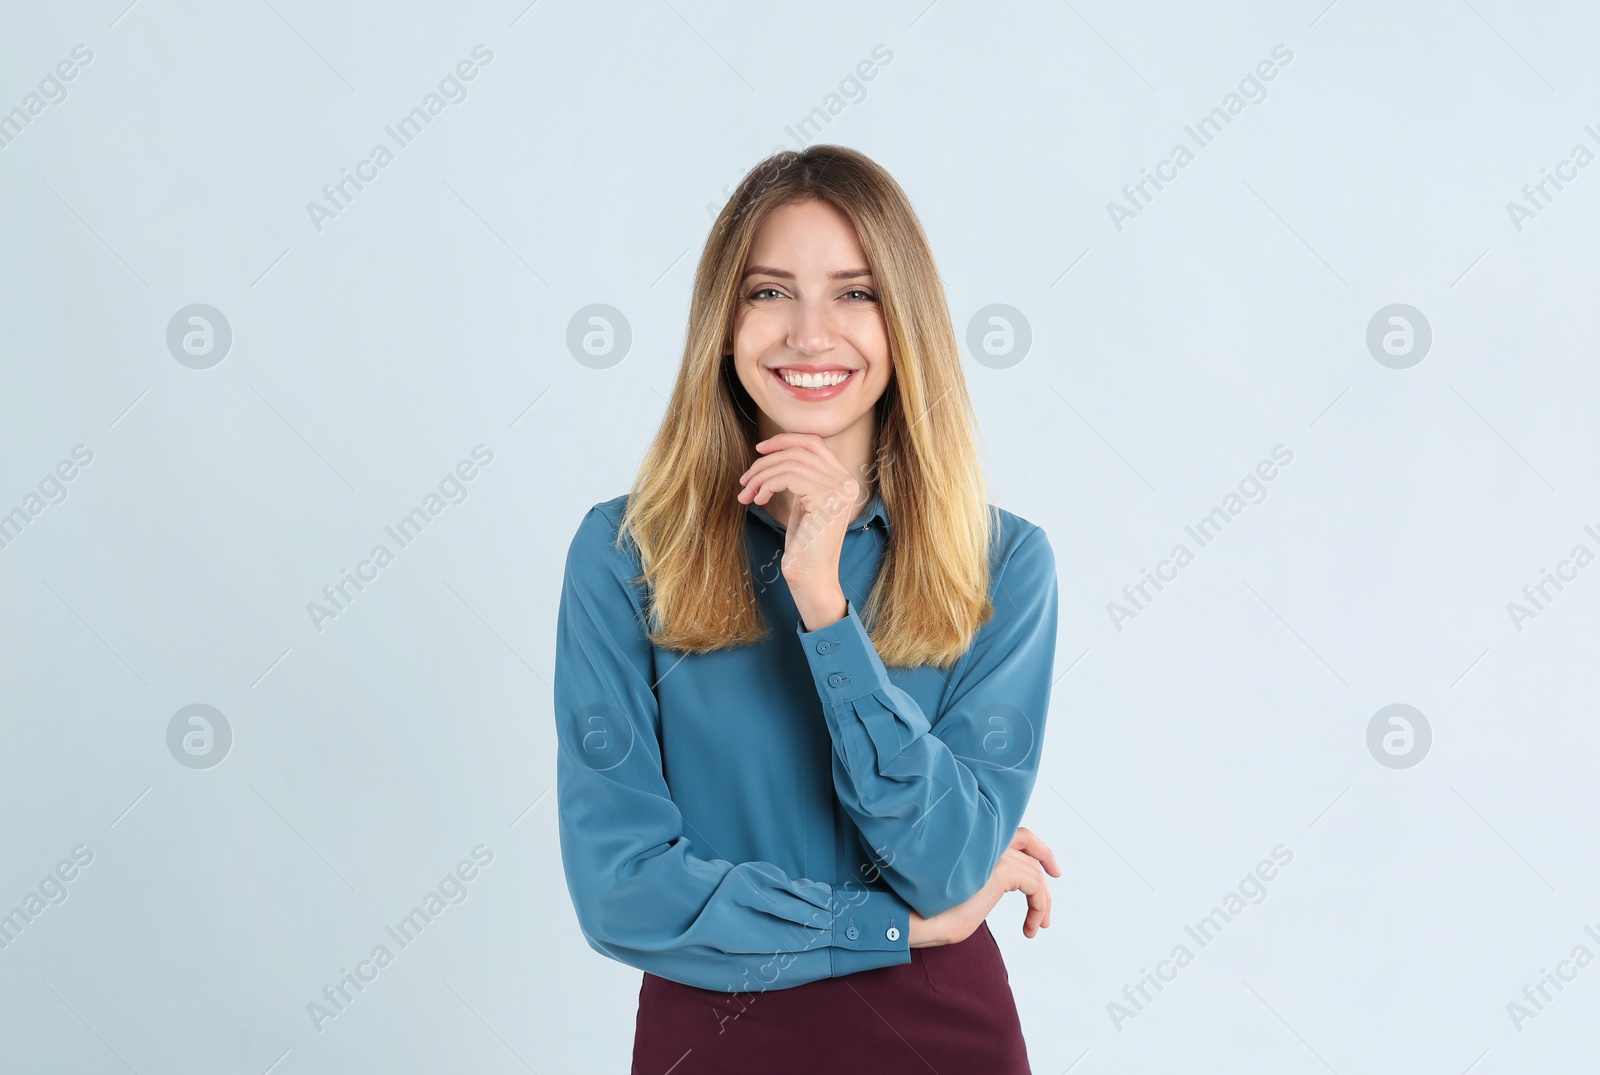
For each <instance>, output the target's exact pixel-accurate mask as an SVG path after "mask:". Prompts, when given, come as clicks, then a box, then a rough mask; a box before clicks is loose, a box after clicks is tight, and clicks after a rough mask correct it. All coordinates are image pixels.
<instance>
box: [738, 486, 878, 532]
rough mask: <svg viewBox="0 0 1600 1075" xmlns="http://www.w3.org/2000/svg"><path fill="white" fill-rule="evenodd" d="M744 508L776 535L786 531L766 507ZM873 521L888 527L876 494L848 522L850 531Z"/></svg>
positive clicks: (747, 506)
mask: <svg viewBox="0 0 1600 1075" xmlns="http://www.w3.org/2000/svg"><path fill="white" fill-rule="evenodd" d="M745 508H746V509H748V510H749V512H750V514H752V515H754V516H755V517H756V518H758V519H760V520H761V521H762V522H764V523H766V524H767V525H768V526H770V527H772V528H773V529H774V530H776V531H778V533H780V534H781V533H784V532H785V530H786V529H787V528H786V527H785V526H784V525H783V524H782V523H780V522H779V521H778V520H777V519H775V518H773V517H772V513H771V512H769V511H768V510H767V509H766V505H764V504H746V505H745ZM873 519H877V520H878V521H879V522H880V523H882V525H884V526H885V527H887V526H889V525H890V524H889V511H888V509H887V508H885V507H884V506H883V497H882V496H880V495H879V494H878V493H877V492H874V493H873V494H872V499H871V500H869V501H867V506H866V507H864V508H862V509H861V512H860V514H858V515H857V516H856V517H855V518H854V519H851V520H850V529H852V530H860V529H862V528H863V527H865V526H866V525H867V523H869V522H870V521H872V520H873Z"/></svg>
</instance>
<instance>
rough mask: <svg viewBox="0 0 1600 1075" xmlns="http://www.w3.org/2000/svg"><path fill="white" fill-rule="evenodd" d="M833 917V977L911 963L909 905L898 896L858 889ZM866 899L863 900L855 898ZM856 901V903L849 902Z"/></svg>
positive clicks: (844, 899) (836, 890)
mask: <svg viewBox="0 0 1600 1075" xmlns="http://www.w3.org/2000/svg"><path fill="white" fill-rule="evenodd" d="M842 891H843V886H835V887H834V895H835V897H836V898H838V899H839V900H840V901H841V902H842V903H843V905H842V906H840V908H839V910H838V912H837V913H836V914H835V915H834V916H833V948H832V949H831V951H832V953H833V975H834V977H838V976H839V975H841V974H855V973H857V972H858V971H864V970H874V969H876V968H878V967H893V966H895V965H897V964H900V963H910V962H911V906H910V904H908V903H906V901H905V900H903V899H901V898H900V897H899V895H898V894H896V893H894V892H890V891H885V890H882V889H870V888H869V889H863V888H860V887H857V888H855V889H854V890H853V892H852V893H851V895H850V896H849V897H845V896H842V895H840V894H841V892H842ZM861 896H865V898H864V899H860V898H857V897H861ZM849 899H855V900H856V902H854V903H851V902H848V900H849Z"/></svg>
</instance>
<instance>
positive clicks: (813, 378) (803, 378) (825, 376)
mask: <svg viewBox="0 0 1600 1075" xmlns="http://www.w3.org/2000/svg"><path fill="white" fill-rule="evenodd" d="M779 376H781V377H782V378H783V381H784V383H785V384H789V385H793V386H794V387H795V388H828V387H830V386H832V385H836V384H838V383H839V382H841V381H843V380H844V379H845V378H846V377H848V376H850V373H849V372H848V371H845V370H836V371H834V372H833V373H793V372H787V371H786V372H784V373H781V374H780V375H779Z"/></svg>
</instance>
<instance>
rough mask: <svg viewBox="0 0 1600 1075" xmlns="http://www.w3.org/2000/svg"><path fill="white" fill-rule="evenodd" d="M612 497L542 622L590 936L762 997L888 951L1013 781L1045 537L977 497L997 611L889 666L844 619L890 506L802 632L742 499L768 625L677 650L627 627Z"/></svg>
mask: <svg viewBox="0 0 1600 1075" xmlns="http://www.w3.org/2000/svg"><path fill="white" fill-rule="evenodd" d="M626 499H627V498H626V496H619V497H617V498H615V499H613V500H609V501H606V502H605V503H602V504H597V505H595V507H593V508H592V509H590V511H589V513H588V514H587V515H585V516H584V519H583V522H582V523H581V524H580V525H579V527H578V531H577V535H576V536H575V537H574V538H573V540H572V544H571V547H570V548H569V550H568V553H567V563H566V574H565V578H564V581H563V585H562V591H561V605H560V611H559V613H558V617H559V618H558V624H557V632H556V665H555V716H556V722H557V727H558V738H559V747H558V752H557V762H556V789H557V791H556V797H557V806H558V810H559V813H560V837H561V855H562V863H563V867H564V869H565V873H566V880H567V887H568V890H569V892H570V893H571V896H572V901H573V905H574V908H575V910H576V913H577V918H578V923H579V925H580V927H581V928H582V930H583V934H584V937H585V938H586V939H587V940H588V942H589V945H590V946H591V947H592V948H594V949H595V950H596V951H598V952H600V953H602V954H604V955H607V956H610V957H611V958H613V959H616V960H620V961H621V962H623V963H626V964H628V965H629V966H632V967H636V968H639V969H641V970H644V971H648V972H650V973H652V974H656V975H658V976H660V977H663V978H668V979H670V980H672V981H675V982H681V983H684V984H686V985H692V986H698V987H700V988H702V989H712V990H719V991H722V992H728V993H734V992H759V991H761V990H765V989H788V988H792V987H794V986H797V985H803V984H805V983H807V982H812V981H816V980H818V979H821V978H827V977H830V976H836V975H844V974H851V973H854V972H856V971H862V970H868V969H871V968H874V967H884V966H891V965H894V964H898V963H908V962H910V960H911V952H910V948H909V944H908V942H909V936H908V935H909V932H910V930H909V924H910V922H909V910H910V909H912V908H915V909H916V911H917V913H919V914H921V915H923V916H925V917H932V916H934V915H936V914H938V913H939V912H941V911H944V910H947V909H949V908H951V907H954V906H956V905H957V904H959V903H963V902H965V901H966V900H967V899H969V898H970V897H972V896H973V895H975V894H976V893H977V892H978V890H979V889H981V888H982V887H983V885H984V884H985V883H986V882H987V881H988V879H989V876H990V874H991V873H992V872H993V870H994V867H995V864H996V863H997V862H998V861H999V860H1000V857H1001V855H1002V854H1004V853H1005V850H1006V848H1007V847H1008V846H1009V845H1010V843H1011V839H1012V837H1013V836H1014V835H1015V833H1016V829H1017V826H1018V825H1019V824H1020V823H1021V819H1022V813H1023V809H1024V808H1025V807H1026V805H1027V802H1028V797H1029V795H1030V793H1031V792H1032V790H1033V785H1034V779H1035V777H1036V776H1037V773H1038V768H1039V750H1040V745H1041V744H1042V742H1043V739H1044V730H1045V716H1046V710H1047V708H1048V706H1049V701H1050V686H1051V668H1052V664H1053V661H1054V657H1055V641H1056V612H1057V595H1056V573H1055V555H1054V553H1053V551H1052V550H1051V547H1050V543H1049V541H1048V540H1047V539H1046V537H1045V533H1044V531H1043V530H1041V529H1040V528H1039V527H1037V526H1035V525H1034V524H1033V523H1030V522H1028V521H1027V520H1025V519H1022V518H1020V517H1019V516H1016V515H1013V514H1011V513H1010V512H1007V511H1003V510H1001V509H999V508H994V509H993V511H994V513H995V518H996V520H997V523H998V526H997V530H998V540H997V541H996V543H995V545H994V547H993V548H992V550H991V562H990V568H991V571H990V586H991V589H990V594H991V598H992V600H993V602H994V609H995V611H994V616H993V617H992V618H991V619H990V620H989V621H988V622H987V623H985V624H984V625H983V627H982V628H980V629H979V631H978V632H977V634H976V635H975V636H974V638H973V641H972V644H971V646H970V648H969V649H968V650H967V652H966V653H965V654H964V655H963V656H962V657H961V659H960V660H959V662H958V663H957V664H956V665H955V666H954V667H953V668H951V669H949V670H948V671H941V670H940V669H938V668H935V667H933V666H931V665H925V666H920V667H915V668H899V667H897V668H886V667H885V666H884V664H883V662H882V660H881V659H880V658H879V656H878V652H877V650H876V649H875V648H874V647H873V645H872V642H871V640H870V639H869V638H868V636H867V632H866V629H865V627H864V626H863V625H862V622H861V620H860V619H859V618H858V617H857V614H856V609H857V603H858V602H865V601H866V599H867V596H868V594H869V593H870V591H871V589H872V585H873V582H874V581H875V580H876V578H877V575H878V569H879V566H880V564H881V562H882V559H883V552H884V548H885V542H886V540H887V538H888V529H889V526H890V520H889V518H888V517H887V513H886V511H885V510H884V505H883V501H882V498H881V497H878V496H876V495H875V496H874V497H873V498H872V501H871V502H870V503H869V504H868V505H867V506H866V508H864V509H863V510H862V512H861V514H860V515H858V516H857V517H856V518H855V519H854V520H852V522H851V523H850V529H849V530H848V531H846V534H845V539H844V547H843V550H842V553H841V555H840V561H839V577H840V584H841V586H842V588H843V590H844V594H845V599H846V603H847V607H848V612H847V614H846V615H845V617H844V618H843V619H842V620H839V621H838V622H836V623H833V624H829V625H828V626H826V627H822V628H819V629H818V630H815V631H807V630H805V625H804V623H803V622H802V621H801V619H800V617H799V614H798V613H797V611H796V609H795V605H794V601H793V600H792V598H791V597H790V594H789V587H788V584H787V582H786V581H785V580H784V578H783V574H782V571H781V570H780V566H779V565H780V561H781V557H782V554H783V546H784V526H783V524H782V523H780V522H778V521H777V520H776V519H775V518H773V516H772V515H771V513H769V512H768V511H767V509H766V508H765V507H763V506H761V505H759V504H752V505H747V518H746V526H745V542H746V548H747V550H748V552H749V556H750V568H751V575H752V580H753V583H754V586H755V589H756V590H757V591H758V601H759V603H760V607H761V611H762V614H763V615H764V617H765V621H766V623H767V624H768V626H769V628H771V634H770V635H769V636H768V638H767V639H765V640H764V641H762V642H759V643H756V644H753V645H748V646H741V647H737V648H733V649H725V650H721V651H718V652H714V653H707V654H698V655H686V654H684V653H682V652H681V651H673V650H664V649H659V648H657V647H655V646H653V645H652V644H651V643H650V641H649V640H648V639H647V638H646V636H645V629H644V622H645V620H644V609H645V607H646V605H645V597H646V593H647V591H646V590H645V588H644V587H642V586H641V585H640V584H639V583H638V582H637V581H636V580H637V579H638V577H639V576H640V575H641V574H642V568H641V566H640V560H639V556H638V550H637V548H636V547H635V546H634V545H633V544H632V543H631V542H629V543H627V545H626V546H625V547H624V548H619V547H618V546H617V545H616V544H615V542H616V538H617V533H618V523H619V522H620V520H621V518H622V510H623V506H624V504H625V503H626Z"/></svg>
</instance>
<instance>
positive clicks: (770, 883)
mask: <svg viewBox="0 0 1600 1075" xmlns="http://www.w3.org/2000/svg"><path fill="white" fill-rule="evenodd" d="M616 532H617V531H616V524H615V523H613V522H612V521H611V520H610V519H609V518H608V517H607V516H606V515H605V513H604V512H602V511H601V510H600V509H599V508H598V507H597V508H594V509H591V511H590V512H589V514H588V515H587V516H585V518H584V520H583V522H582V524H581V525H580V526H579V528H578V532H577V535H576V536H575V537H574V539H573V541H572V544H571V547H570V548H569V550H568V553H567V563H566V572H565V577H564V580H563V584H562V592H561V604H560V611H559V614H558V615H559V619H558V624H557V633H556V666H555V717H556V722H557V728H558V735H559V740H560V742H559V747H558V752H557V765H556V774H557V775H556V786H557V796H556V797H557V808H558V812H559V819H560V838H561V857H562V864H563V867H564V870H565V873H566V880H567V887H568V890H569V892H570V893H571V896H572V901H573V906H574V908H575V909H576V913H577V917H578V922H579V925H580V927H581V928H582V931H583V934H584V937H585V938H586V939H587V941H588V942H589V945H590V947H592V948H594V949H595V950H596V951H598V952H600V953H602V954H604V955H607V956H610V957H611V958H613V959H616V960H619V961H621V962H623V963H626V964H628V965H629V966H632V967H636V968H638V969H640V970H645V971H649V972H651V973H653V974H656V975H659V976H661V977H664V978H668V979H671V980H673V981H676V982H682V983H685V984H687V985H693V986H698V987H700V988H703V989H714V990H720V991H724V992H755V991H760V990H762V989H786V988H791V987H793V986H797V985H802V984H804V983H806V982H810V981H815V980H817V979H820V978H827V977H830V976H835V975H842V974H850V973H854V972H856V971H861V970H868V969H871V968H874V967H883V966H891V965H894V964H898V963H909V962H910V961H911V953H910V948H909V940H910V911H909V908H908V907H907V905H906V903H905V902H904V901H903V900H902V899H900V897H899V896H898V895H896V893H894V892H893V891H885V890H882V889H870V888H866V887H863V886H861V885H858V884H840V885H837V886H835V885H834V884H831V883H829V882H826V881H817V880H810V879H807V878H800V877H790V876H788V875H787V874H785V872H784V871H783V870H781V869H779V868H778V867H777V866H775V865H773V864H772V863H769V862H739V863H735V862H728V861H725V860H723V859H721V858H717V857H714V855H712V854H711V853H709V851H708V849H703V848H701V847H698V846H696V843H695V840H694V839H693V838H692V835H691V834H690V833H689V832H688V830H687V827H686V825H685V823H684V818H683V815H682V814H681V813H680V811H679V809H678V806H677V805H676V804H675V803H674V801H673V798H672V794H671V791H670V789H669V787H668V784H667V781H666V779H665V777H664V775H663V767H662V755H661V746H660V739H659V734H658V731H659V717H660V714H659V712H658V705H657V696H656V691H655V689H654V682H653V680H654V677H653V675H652V671H651V670H652V646H651V644H650V642H649V640H648V638H646V637H645V633H644V626H643V625H644V619H643V612H642V604H641V602H642V595H641V594H640V593H639V592H638V590H637V588H636V585H635V582H634V579H635V578H636V577H637V576H638V574H639V565H638V558H637V552H636V550H634V549H633V548H632V547H631V546H629V547H628V549H626V550H625V549H622V548H618V547H617V546H616V545H615V544H614V540H615V537H616Z"/></svg>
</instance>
